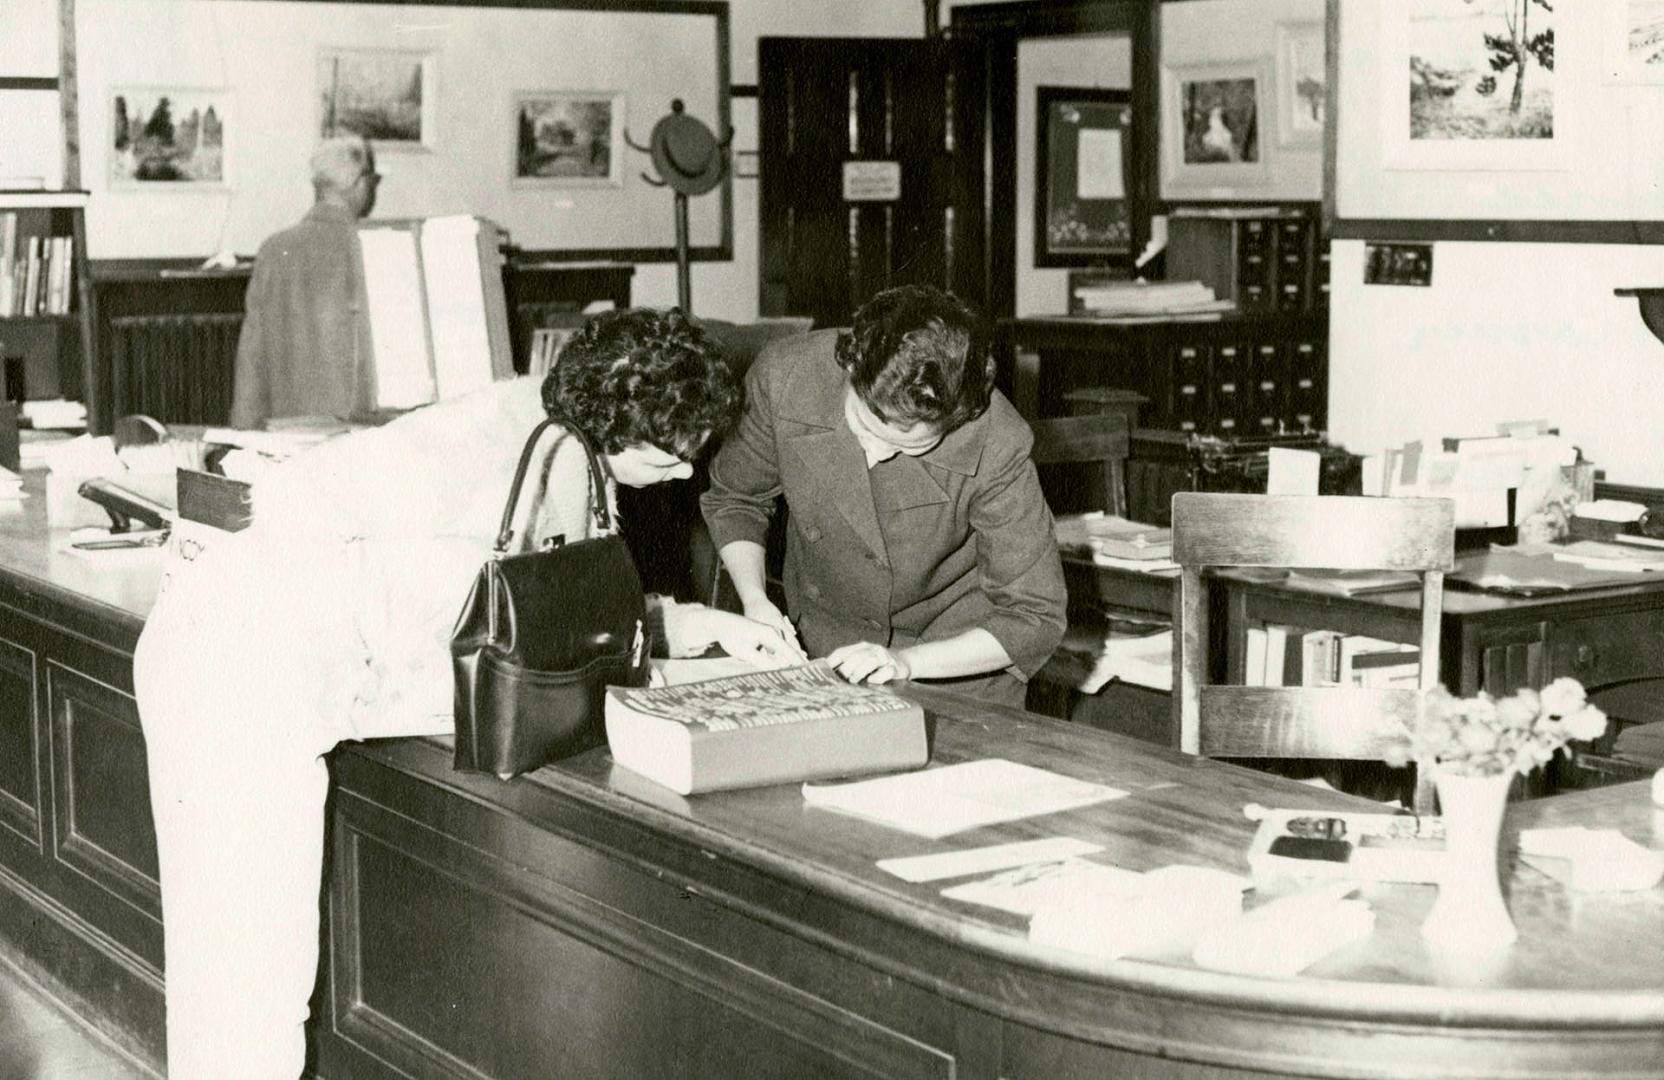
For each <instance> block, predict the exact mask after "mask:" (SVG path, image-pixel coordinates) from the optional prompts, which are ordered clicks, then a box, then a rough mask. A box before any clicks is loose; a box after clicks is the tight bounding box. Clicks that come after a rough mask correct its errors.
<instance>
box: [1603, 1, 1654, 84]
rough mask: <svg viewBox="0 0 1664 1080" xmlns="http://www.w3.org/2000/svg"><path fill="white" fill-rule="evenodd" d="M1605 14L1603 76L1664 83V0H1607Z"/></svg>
mask: <svg viewBox="0 0 1664 1080" xmlns="http://www.w3.org/2000/svg"><path fill="white" fill-rule="evenodd" d="M1603 15H1604V25H1603V26H1602V27H1601V34H1602V46H1603V61H1604V70H1603V71H1602V76H1603V80H1604V81H1605V82H1608V83H1617V84H1629V85H1649V84H1650V85H1659V84H1664V0H1608V4H1607V7H1606V8H1605V9H1604V11H1603Z"/></svg>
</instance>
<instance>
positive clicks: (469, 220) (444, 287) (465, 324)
mask: <svg viewBox="0 0 1664 1080" xmlns="http://www.w3.org/2000/svg"><path fill="white" fill-rule="evenodd" d="M479 231H480V223H479V219H478V218H475V217H472V216H469V215H466V214H453V215H450V216H447V217H435V218H429V219H427V220H426V221H424V222H422V278H423V282H422V284H423V287H424V288H425V289H426V291H427V300H428V323H429V327H430V329H431V330H432V334H433V376H434V382H435V384H436V385H435V391H436V393H437V395H438V397H439V398H440V399H441V400H443V399H445V398H452V397H456V396H457V395H458V394H466V393H468V392H469V391H470V390H479V389H481V388H483V387H486V386H489V385H490V384H491V336H490V333H489V332H488V330H487V329H486V325H487V324H486V313H485V294H484V292H483V291H482V290H481V289H480V274H481V270H480V251H479Z"/></svg>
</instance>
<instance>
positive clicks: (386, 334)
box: [358, 229, 434, 409]
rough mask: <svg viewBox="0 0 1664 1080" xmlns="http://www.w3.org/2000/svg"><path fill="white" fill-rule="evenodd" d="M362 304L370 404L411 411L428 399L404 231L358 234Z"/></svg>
mask: <svg viewBox="0 0 1664 1080" xmlns="http://www.w3.org/2000/svg"><path fill="white" fill-rule="evenodd" d="M358 244H359V248H360V249H361V250H362V252H363V255H364V302H365V304H366V305H367V307H368V309H369V317H370V344H371V347H372V348H373V349H374V350H375V373H376V404H377V405H379V406H381V407H382V408H385V409H411V408H415V407H416V406H417V405H426V404H428V403H429V402H431V401H432V400H433V398H434V384H433V370H432V368H431V367H430V366H429V361H428V338H427V325H426V320H425V318H424V317H423V315H422V281H421V275H420V273H419V271H418V269H417V258H416V236H415V234H414V233H411V232H408V231H406V230H404V229H360V230H358Z"/></svg>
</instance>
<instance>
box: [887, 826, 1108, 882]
mask: <svg viewBox="0 0 1664 1080" xmlns="http://www.w3.org/2000/svg"><path fill="white" fill-rule="evenodd" d="M1102 850H1103V847H1102V845H1100V844H1093V843H1090V842H1088V841H1086V840H1077V839H1075V838H1074V837H1072V836H1048V837H1046V838H1045V839H1044V840H1023V841H1020V842H1018V843H1015V844H994V845H992V846H990V847H979V848H968V849H966V850H964V851H942V852H938V853H937V854H934V855H912V856H909V857H907V858H902V859H879V860H878V868H879V869H880V870H882V871H884V872H885V873H887V874H894V875H895V876H896V877H898V878H900V879H901V880H903V881H940V880H941V879H943V878H951V877H966V876H968V875H970V874H986V873H988V872H989V871H990V870H1004V869H1006V868H1007V867H1011V866H1027V865H1029V864H1030V863H1048V862H1056V861H1057V860H1059V859H1068V858H1072V857H1074V856H1076V855H1090V854H1091V853H1092V852H1094V851H1102Z"/></svg>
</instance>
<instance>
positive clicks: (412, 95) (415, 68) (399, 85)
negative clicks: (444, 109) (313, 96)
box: [318, 49, 433, 147]
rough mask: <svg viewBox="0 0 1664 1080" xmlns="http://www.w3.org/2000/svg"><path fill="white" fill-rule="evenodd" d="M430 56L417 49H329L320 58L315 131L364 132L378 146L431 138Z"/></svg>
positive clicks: (405, 144) (428, 142)
mask: <svg viewBox="0 0 1664 1080" xmlns="http://www.w3.org/2000/svg"><path fill="white" fill-rule="evenodd" d="M431 71H432V57H431V56H428V55H427V54H424V53H420V52H406V51H400V50H378V49H329V50H325V52H324V54H323V55H322V56H321V57H319V59H318V96H319V100H320V105H321V113H320V123H319V131H320V134H322V135H323V136H324V137H326V138H327V137H329V136H332V135H341V134H348V133H351V134H357V135H362V136H363V137H364V138H366V139H370V140H372V141H374V142H375V143H376V144H377V145H378V146H381V147H400V146H403V147H419V146H428V145H431V142H432V132H431V124H430V123H429V117H430V115H431V111H432V108H433V102H432V96H433V92H432V88H431V87H430V86H429V82H430V81H431V77H432V76H431Z"/></svg>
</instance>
